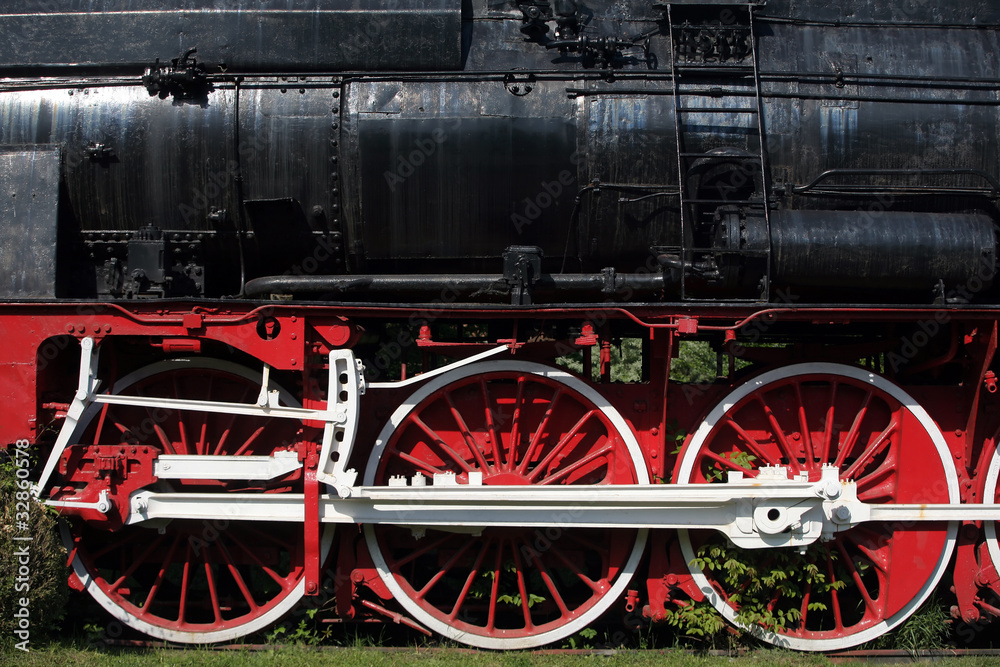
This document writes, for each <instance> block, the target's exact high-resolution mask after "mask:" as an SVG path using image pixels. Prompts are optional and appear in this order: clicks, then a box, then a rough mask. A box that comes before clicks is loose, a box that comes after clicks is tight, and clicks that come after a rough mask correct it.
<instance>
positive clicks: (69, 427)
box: [31, 338, 101, 498]
mask: <svg viewBox="0 0 1000 667" xmlns="http://www.w3.org/2000/svg"><path fill="white" fill-rule="evenodd" d="M98 361H99V354H98V350H97V348H96V346H95V345H94V339H93V338H84V339H83V340H81V341H80V375H79V381H78V382H77V387H76V394H74V395H73V401H72V403H70V405H69V409H68V410H67V411H66V419H65V420H64V421H63V425H62V428H61V429H60V430H59V435H58V436H57V437H56V443H55V445H54V446H53V447H52V452H51V453H50V454H49V458H48V459H47V460H46V461H45V467H44V468H42V474H41V476H40V477H39V478H38V483H37V484H35V485H34V486H33V487H32V489H31V493H32V494H33V495H34V496H35V497H36V498H39V497H41V494H42V491H43V490H44V489H45V488H46V485H47V484H48V482H49V477H51V476H52V471H53V470H55V468H56V465H58V464H59V459H60V457H62V453H63V451H65V449H66V446H67V445H68V444H69V439H70V438H71V437H72V436H73V432H74V431H76V426H77V424H79V423H80V417H82V416H83V413H84V412H85V411H86V410H87V408H88V407H90V404H91V402H93V400H94V395H95V394H96V393H97V388H98V387H99V386H100V384H101V383H100V380H98V379H97V362H98Z"/></svg>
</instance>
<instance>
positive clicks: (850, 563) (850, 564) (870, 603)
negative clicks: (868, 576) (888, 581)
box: [836, 539, 881, 616]
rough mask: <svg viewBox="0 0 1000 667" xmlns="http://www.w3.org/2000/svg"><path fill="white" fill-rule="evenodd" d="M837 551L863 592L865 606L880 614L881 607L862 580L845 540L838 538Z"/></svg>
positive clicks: (861, 592)
mask: <svg viewBox="0 0 1000 667" xmlns="http://www.w3.org/2000/svg"><path fill="white" fill-rule="evenodd" d="M836 544H837V551H839V552H840V556H841V558H843V559H844V566H845V567H846V568H847V569H848V570H849V571H850V573H851V578H852V579H853V580H854V585H855V586H857V587H858V592H859V593H860V594H861V598H862V600H864V603H865V607H866V608H867V609H868V611H870V612H871V613H872V614H875V615H876V616H877V615H879V612H880V611H881V610H880V609H877V608H876V606H875V600H873V599H872V596H871V593H870V592H869V591H868V588H867V587H866V586H865V582H864V581H862V580H861V573H860V572H858V568H857V567H856V566H855V565H854V560H853V559H852V558H851V557H850V555H849V554H848V553H847V549H846V548H844V542H843V540H840V539H838V540H836Z"/></svg>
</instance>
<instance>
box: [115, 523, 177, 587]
mask: <svg viewBox="0 0 1000 667" xmlns="http://www.w3.org/2000/svg"><path fill="white" fill-rule="evenodd" d="M163 539H164V537H163V535H160V536H158V537H157V538H156V539H155V540H153V542H152V543H151V544H150V545H149V546H148V547H147V548H146V550H145V551H143V552H142V555H141V556H139V557H138V558H136V559H135V560H133V561H132V564H131V565H129V566H128V568H127V569H126V570H125V571H124V572H123V573H122V574H121V576H119V577H118V579H116V580H115V583H113V584H111V587H110V589H109V590H110V591H112V592H114V591H116V590H118V587H119V586H121V585H122V584H123V583H125V580H126V579H128V578H129V577H131V576H132V573H133V572H135V571H136V569H138V567H139V566H140V565H143V564H144V563H145V562H146V559H147V558H148V557H149V555H150V554H151V553H153V551H155V550H156V548H157V547H158V546H160V543H161V542H163Z"/></svg>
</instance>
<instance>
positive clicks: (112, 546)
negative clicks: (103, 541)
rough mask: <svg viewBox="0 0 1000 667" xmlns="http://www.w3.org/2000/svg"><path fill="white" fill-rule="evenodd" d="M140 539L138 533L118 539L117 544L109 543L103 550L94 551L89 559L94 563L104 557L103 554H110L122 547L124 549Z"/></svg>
mask: <svg viewBox="0 0 1000 667" xmlns="http://www.w3.org/2000/svg"><path fill="white" fill-rule="evenodd" d="M140 537H142V536H141V535H139V534H138V533H133V534H132V535H129V536H128V537H125V538H122V539H120V540H119V541H117V542H111V543H110V544H109V545H108V546H106V547H104V548H103V549H98V550H97V551H94V552H93V553H91V554H90V557H91V558H92V559H93V560H95V561H96V560H98V559H99V558H100V557H101V556H104V555H105V554H108V553H111V552H112V551H118V550H120V549H121V548H122V547H124V546H126V545H128V544H131V543H132V542H135V541H136V540H138V539H139V538H140Z"/></svg>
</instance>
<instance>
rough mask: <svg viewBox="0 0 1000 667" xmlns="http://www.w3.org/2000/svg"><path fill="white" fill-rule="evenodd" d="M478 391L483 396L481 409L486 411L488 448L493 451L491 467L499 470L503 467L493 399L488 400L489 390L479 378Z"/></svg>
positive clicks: (484, 381) (483, 380)
mask: <svg viewBox="0 0 1000 667" xmlns="http://www.w3.org/2000/svg"><path fill="white" fill-rule="evenodd" d="M479 390H480V392H482V394H483V408H484V409H485V411H486V428H487V431H488V435H489V436H490V446H491V447H492V449H493V466H494V467H495V468H496V469H497V470H500V469H501V468H502V467H503V459H502V458H501V457H500V445H501V442H500V433H499V431H497V427H496V424H495V423H494V422H493V410H494V407H495V405H494V403H493V399H492V398H490V390H489V389H488V388H487V386H486V380H485V379H483V378H479Z"/></svg>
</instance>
